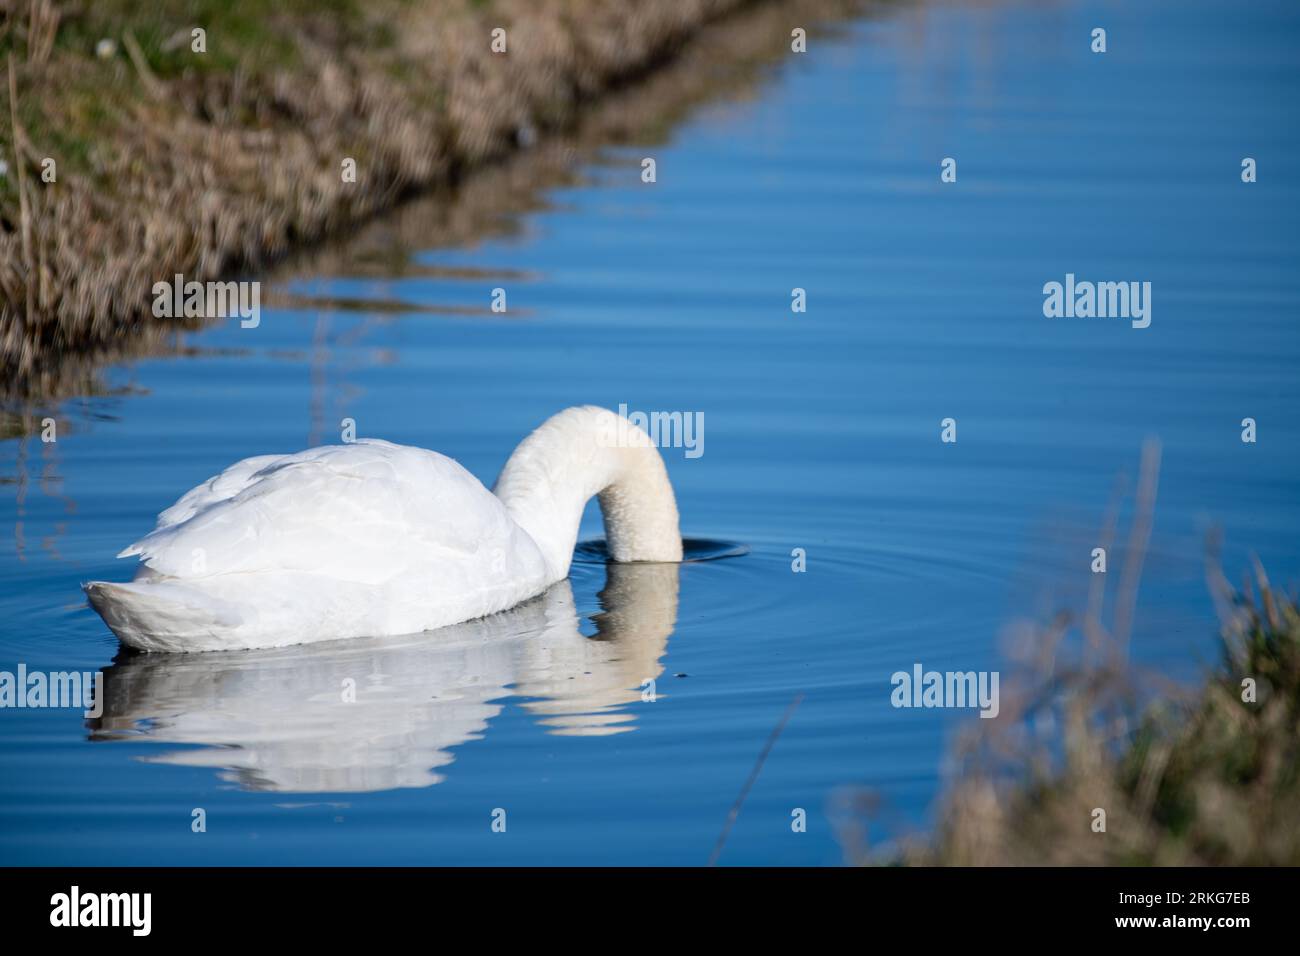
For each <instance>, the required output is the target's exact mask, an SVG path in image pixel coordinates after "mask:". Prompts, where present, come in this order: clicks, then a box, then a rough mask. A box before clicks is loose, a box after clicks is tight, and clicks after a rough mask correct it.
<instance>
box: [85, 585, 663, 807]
mask: <svg viewBox="0 0 1300 956" xmlns="http://www.w3.org/2000/svg"><path fill="white" fill-rule="evenodd" d="M678 567H679V566H678V565H676V564H613V563H611V564H608V565H606V579H605V588H604V590H603V591H601V592H600V594H599V598H600V604H601V607H602V609H603V610H602V612H601V613H599V614H596V615H594V616H593V621H594V623H595V625H596V634H595V635H594V636H592V637H587V636H585V635H583V634H582V633H581V631H580V630H579V626H578V624H579V621H578V614H577V610H576V608H575V606H574V600H573V590H572V588H571V586H570V584H569V582H568V580H567V579H566V580H564V581H560V582H559V583H558V584H556V585H554V586H552V587H551V588H550V590H548V591H546V592H545V593H544V594H542V595H540V596H539V597H537V598H534V599H533V600H532V601H529V602H527V603H525V604H522V605H520V606H519V607H516V608H513V609H512V610H510V611H506V612H504V613H502V614H497V615H494V616H493V617H490V618H484V619H481V620H477V621H469V622H467V623H465V624H458V625H456V626H454V627H447V628H443V629H441V630H439V631H438V632H436V633H433V634H427V633H426V634H416V635H411V636H408V637H400V638H385V639H382V640H381V639H373V640H372V639H353V640H348V641H339V642H334V643H331V644H316V645H299V646H296V647H287V648H281V649H278V650H267V651H235V652H216V653H208V654H185V655H168V654H137V653H131V654H129V656H124V657H122V658H121V659H119V660H118V661H116V662H115V663H113V664H112V665H111V666H110V667H109V668H107V669H106V670H105V672H104V688H105V690H104V693H105V700H104V712H103V716H102V717H99V718H97V719H95V720H92V721H90V722H89V726H90V728H91V733H90V736H91V739H94V740H117V741H121V740H144V741H149V742H154V743H158V742H166V743H177V744H198V745H201V746H200V747H198V748H196V749H184V750H177V751H172V752H168V753H163V754H160V755H151V756H148V757H144V758H142V759H144V760H146V761H149V762H152V763H166V764H173V765H176V766H185V767H211V768H213V769H217V770H219V771H220V776H221V777H222V779H225V780H228V781H231V782H233V783H236V784H238V785H239V786H241V787H243V788H245V789H248V790H260V791H274V792H309V793H324V792H352V793H361V792H367V791H376V790H391V789H395V788H398V787H427V786H430V785H432V784H435V783H438V782H440V781H441V780H443V779H444V777H443V775H442V774H441V773H439V772H438V771H439V769H440V768H442V767H445V766H447V765H448V764H450V763H451V762H452V761H453V760H454V759H455V758H454V757H453V755H452V753H451V751H452V750H453V748H455V747H457V746H459V745H460V744H462V743H464V742H466V741H468V740H476V739H478V738H479V737H481V736H482V735H483V733H484V732H485V731H486V730H487V726H488V723H489V722H490V721H491V720H492V718H494V717H495V716H496V715H497V714H499V713H500V712H501V710H502V707H503V704H501V703H496V701H501V700H502V699H503V698H506V697H510V696H515V697H519V698H522V702H521V706H522V707H524V708H525V709H526V710H527V711H529V712H530V713H532V714H533V715H535V716H536V717H537V718H538V721H539V723H541V724H543V725H544V726H546V728H547V730H548V731H549V732H551V733H557V734H568V735H578V736H593V735H602V734H611V733H619V732H622V731H627V730H631V729H632V728H633V724H634V721H635V719H636V718H635V716H634V715H633V714H632V713H630V712H629V711H628V710H627V709H626V705H628V704H631V703H634V702H637V701H640V700H641V696H642V689H641V688H642V685H643V683H644V682H645V681H647V680H650V679H653V678H657V677H658V676H659V675H660V674H661V673H662V670H663V668H662V667H661V665H660V663H659V661H660V658H662V657H663V654H664V652H665V650H666V649H667V646H668V638H669V636H670V635H671V634H672V631H673V626H674V624H675V623H676V618H677V589H678ZM349 696H354V697H355V699H354V700H353V701H352V702H348V701H347V700H346V698H347V697H349Z"/></svg>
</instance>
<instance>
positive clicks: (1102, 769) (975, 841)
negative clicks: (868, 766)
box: [847, 452, 1300, 866]
mask: <svg viewBox="0 0 1300 956" xmlns="http://www.w3.org/2000/svg"><path fill="white" fill-rule="evenodd" d="M1155 470H1156V456H1154V454H1152V453H1151V452H1148V455H1147V456H1146V461H1145V462H1144V468H1143V477H1142V479H1141V480H1140V482H1139V487H1140V488H1141V487H1145V488H1146V489H1147V490H1146V495H1147V497H1146V499H1145V500H1143V498H1142V497H1141V495H1142V492H1140V493H1139V501H1138V506H1137V509H1136V516H1135V519H1134V526H1135V528H1136V529H1138V531H1137V534H1138V538H1139V539H1141V538H1142V537H1143V535H1144V534H1145V532H1144V531H1143V530H1142V529H1143V528H1144V527H1148V528H1149V525H1150V519H1151V515H1152V513H1153V510H1154V499H1155ZM1112 527H1113V525H1112ZM1133 543H1134V542H1133V539H1130V544H1133ZM1138 543H1142V542H1141V541H1140V540H1139V542H1138ZM1213 550H1214V549H1211V554H1210V556H1209V558H1208V560H1207V567H1208V568H1209V569H1210V570H1209V583H1210V588H1211V591H1212V594H1213V595H1214V597H1215V601H1216V605H1217V606H1218V607H1219V613H1220V618H1221V635H1222V648H1223V652H1222V660H1221V662H1220V663H1219V665H1218V666H1217V667H1216V668H1215V669H1213V671H1212V672H1211V673H1209V674H1208V675H1207V676H1206V678H1205V681H1204V683H1203V684H1202V685H1201V686H1199V687H1185V686H1178V685H1173V684H1171V683H1169V682H1167V681H1165V680H1163V679H1162V678H1161V677H1159V676H1158V675H1154V674H1151V673H1147V672H1143V671H1141V670H1139V669H1137V668H1135V667H1133V666H1132V665H1130V664H1129V663H1128V662H1127V645H1128V640H1127V633H1126V630H1118V629H1111V630H1108V629H1107V627H1106V626H1105V624H1104V623H1103V622H1102V620H1101V615H1100V606H1101V602H1100V601H1094V602H1093V603H1092V607H1091V608H1090V609H1089V611H1088V613H1087V614H1086V615H1084V616H1083V617H1081V618H1080V619H1079V620H1078V621H1077V622H1076V621H1075V620H1074V619H1072V618H1071V617H1070V616H1068V615H1061V616H1060V617H1059V618H1058V619H1057V620H1056V621H1053V622H1052V623H1051V624H1050V625H1048V626H1046V627H1043V628H1041V629H1040V630H1038V631H1037V632H1036V633H1035V634H1034V636H1033V638H1032V639H1031V640H1029V641H1027V642H1025V647H1024V649H1023V654H1022V656H1021V659H1020V660H1019V661H1018V663H1017V669H1016V672H1015V673H1014V674H1012V675H1010V677H1011V679H1009V680H1008V675H1006V674H1004V675H1003V688H1002V695H1001V696H1002V710H1001V715H1000V716H999V717H998V718H997V719H996V720H992V721H982V720H977V721H975V722H974V723H975V724H976V725H977V726H974V727H972V728H971V729H970V730H969V732H968V733H966V734H965V735H963V736H962V738H961V739H960V741H959V745H958V748H957V754H956V756H957V767H958V768H959V769H957V771H956V772H955V773H954V775H953V780H952V783H951V784H950V785H949V787H948V788H947V791H946V793H945V795H944V796H943V798H942V799H941V802H940V806H939V812H938V816H937V823H936V825H935V828H934V831H933V833H932V834H930V835H928V836H925V837H914V838H905V839H902V840H900V841H897V842H895V843H894V844H893V845H891V846H888V847H881V848H879V849H877V850H875V851H873V850H871V849H870V848H868V847H866V846H865V845H864V844H863V842H862V841H861V838H860V834H862V833H863V832H865V828H864V827H863V826H862V819H863V817H865V816H874V815H875V814H876V812H877V810H878V805H877V801H875V800H874V799H873V797H872V795H870V794H856V795H853V796H850V797H848V800H849V802H850V808H849V809H850V813H849V815H848V818H847V819H848V820H849V821H850V822H851V828H852V832H853V834H854V835H855V836H856V837H857V839H855V840H853V841H851V843H850V845H849V846H848V851H849V855H850V858H851V859H852V860H854V861H855V862H859V863H874V864H879V863H885V864H904V865H957V866H1008V865H1010V866H1024V865H1037V866H1043V865H1048V866H1054V865H1062V866H1141V865H1155V866H1187V865H1283V864H1286V865H1296V864H1298V863H1300V609H1298V608H1297V604H1296V599H1295V597H1294V595H1292V596H1289V597H1287V596H1282V595H1279V594H1277V593H1276V592H1275V591H1274V590H1273V589H1272V587H1271V586H1270V584H1269V582H1268V580H1267V578H1266V577H1265V576H1264V573H1263V570H1262V569H1259V568H1257V569H1256V580H1255V584H1254V586H1252V584H1251V583H1250V582H1249V581H1247V582H1246V583H1245V584H1244V586H1243V587H1242V588H1241V589H1240V590H1235V591H1234V589H1233V588H1231V587H1230V586H1229V584H1228V582H1227V581H1226V580H1225V579H1224V577H1223V576H1222V574H1221V573H1220V572H1219V570H1218V567H1219V564H1218V559H1217V557H1216V556H1215V555H1214V554H1213ZM1127 553H1128V562H1126V564H1127V565H1128V566H1127V567H1126V569H1125V571H1124V572H1122V579H1124V580H1126V582H1127V583H1126V586H1129V587H1131V588H1132V589H1133V590H1134V592H1135V590H1136V580H1137V579H1136V576H1135V575H1136V573H1137V572H1136V570H1135V569H1136V568H1140V565H1141V549H1139V550H1137V551H1133V550H1129V551H1128V552H1127ZM1106 576H1107V575H1097V576H1096V577H1098V578H1103V579H1104V578H1105V577H1106ZM1135 598H1136V595H1135V593H1134V595H1133V596H1132V600H1134V601H1135ZM1128 600H1129V597H1128V596H1126V595H1120V599H1119V602H1118V604H1119V606H1118V607H1117V609H1116V613H1115V615H1114V617H1113V621H1114V624H1113V627H1114V628H1124V629H1126V628H1127V626H1128V621H1130V620H1131V619H1132V604H1131V603H1129V604H1127V605H1126V602H1127V601H1128ZM1076 623H1077V626H1075V625H1076ZM1246 679H1250V680H1253V681H1254V686H1255V694H1254V700H1246V699H1243V698H1244V697H1245V696H1246V694H1245V691H1244V688H1243V681H1245V680H1246ZM1153 699H1154V701H1155V702H1154V703H1150V701H1152V700H1153ZM1144 702H1145V703H1144ZM990 725H991V726H990ZM1098 809H1101V810H1104V811H1105V831H1104V832H1098V831H1097V830H1095V829H1094V821H1095V820H1096V816H1095V811H1096V810H1098Z"/></svg>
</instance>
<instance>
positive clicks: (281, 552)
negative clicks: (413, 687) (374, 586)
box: [123, 440, 514, 583]
mask: <svg viewBox="0 0 1300 956" xmlns="http://www.w3.org/2000/svg"><path fill="white" fill-rule="evenodd" d="M255 462H257V459H248V460H247V461H245V462H240V463H239V464H238V465H236V466H234V467H233V468H232V469H230V470H229V471H228V472H227V473H224V474H223V475H221V476H218V478H216V479H214V480H213V481H212V482H210V483H209V484H210V485H212V488H211V489H210V490H207V491H205V489H207V486H206V485H204V486H200V487H199V488H196V489H195V490H194V491H192V492H190V493H189V494H187V495H186V496H185V497H184V498H182V499H181V500H180V501H178V502H177V503H176V504H175V505H173V506H172V507H171V508H169V509H168V510H167V511H166V512H164V513H163V516H162V517H160V521H159V527H158V528H157V529H156V530H155V531H153V532H152V533H150V534H149V535H147V536H146V537H144V538H143V539H141V540H140V541H138V542H137V543H136V544H134V545H133V546H132V547H130V548H128V549H127V550H126V551H125V552H123V553H124V554H138V555H139V556H140V559H141V561H142V562H143V563H144V564H145V565H146V566H147V567H148V568H149V569H150V570H151V571H152V572H154V573H156V574H160V575H165V576H168V577H174V578H183V579H184V578H191V579H192V578H203V577H208V576H211V575H218V574H237V573H249V572H266V571H302V572H307V573H319V574H324V575H328V576H330V577H333V578H335V579H338V580H348V581H358V582H373V583H378V582H381V581H384V580H387V579H388V578H390V577H392V576H394V575H396V574H399V573H404V572H407V571H409V570H410V569H411V568H421V567H429V568H430V570H433V569H435V568H436V567H439V566H442V567H445V566H446V565H447V562H448V559H452V560H453V561H454V562H455V563H456V564H457V565H461V564H475V565H477V564H478V563H479V561H476V560H472V559H474V558H475V557H477V558H478V559H480V560H481V561H484V562H488V563H491V562H493V561H494V560H495V561H499V560H500V559H499V558H498V557H497V556H496V555H495V554H493V552H494V551H500V550H502V549H507V548H509V547H511V544H512V538H513V536H514V525H513V522H512V521H511V519H510V517H509V515H508V513H507V512H506V510H505V508H504V506H503V505H502V504H501V502H500V501H499V500H498V499H497V498H496V496H495V495H493V494H492V493H491V492H489V491H488V490H487V489H486V488H484V487H483V485H482V484H481V483H480V482H479V481H478V479H477V478H475V477H474V476H473V475H471V474H470V473H469V472H468V471H466V470H465V469H464V468H462V467H461V466H460V465H459V464H457V463H456V462H454V461H452V460H451V459H450V458H446V457H444V456H442V455H439V454H436V453H434V452H430V451H424V450H422V449H418V448H406V447H403V446H400V445H391V444H389V443H388V442H381V441H374V440H363V441H359V442H356V443H353V444H348V445H335V446H328V447H324V448H313V449H310V450H309V451H305V452H301V453H299V454H296V455H285V456H282V457H277V456H271V457H270V458H269V459H268V460H267V461H266V462H265V463H264V464H263V465H262V466H261V467H260V468H255V467H254V466H253V464H250V463H255ZM236 469H239V471H236ZM230 472H235V474H231V476H230V478H229V480H226V474H229V473H230ZM223 480H224V481H225V484H222V482H223ZM218 486H220V488H218ZM200 492H202V493H200ZM191 496H193V497H191Z"/></svg>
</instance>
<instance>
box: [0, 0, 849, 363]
mask: <svg viewBox="0 0 1300 956" xmlns="http://www.w3.org/2000/svg"><path fill="white" fill-rule="evenodd" d="M745 5H746V4H745V3H744V0H679V2H672V3H662V4H644V3H637V2H635V0H486V2H472V0H373V2H365V3H363V2H360V0H355V2H354V0H326V2H320V0H310V2H309V0H278V2H272V0H229V2H216V0H160V2H157V3H153V4H150V5H147V8H146V7H145V5H138V4H134V3H129V2H126V0H95V2H93V3H91V2H82V3H73V2H63V3H55V2H48V0H38V2H36V3H31V4H29V3H26V2H24V3H16V2H14V0H8V2H6V3H4V4H2V5H0V10H3V11H4V21H3V24H2V25H0V53H4V54H5V58H4V59H5V60H6V62H5V63H4V64H0V65H3V66H4V67H8V65H9V63H12V88H13V90H14V92H15V94H16V96H14V97H13V98H12V99H11V101H10V103H9V105H10V106H11V107H12V110H7V111H6V115H5V116H4V117H3V119H4V122H0V158H3V159H4V160H5V162H6V164H7V169H6V171H5V175H4V176H3V177H0V374H2V375H3V376H4V377H6V378H12V377H15V376H19V375H30V374H35V373H38V372H39V370H40V368H41V366H42V363H43V362H45V361H47V360H48V359H49V357H50V356H52V355H58V356H60V357H62V356H66V355H67V354H69V353H74V352H83V351H86V350H89V349H106V350H110V351H111V350H112V349H114V348H117V347H119V346H121V345H122V344H124V343H126V342H129V341H130V340H131V339H132V338H133V337H134V336H136V335H138V334H139V332H140V330H141V329H142V328H144V327H146V326H148V325H149V324H150V315H149V307H150V304H151V302H152V296H151V293H150V290H151V288H152V285H153V283H154V282H156V281H159V280H160V279H166V278H168V277H170V276H171V275H173V274H174V273H178V272H179V273H182V274H184V275H185V276H186V277H187V279H190V278H193V279H201V280H202V279H209V278H216V277H219V276H228V275H232V274H238V273H243V272H249V271H256V270H260V269H262V268H264V267H265V266H266V264H267V263H269V262H271V261H273V260H275V259H277V258H279V257H281V256H283V255H284V254H285V253H286V252H288V251H290V250H291V249H294V248H297V247H300V246H302V245H304V244H306V243H311V242H314V241H316V240H318V239H320V238H322V237H324V236H327V235H330V234H338V233H340V232H342V231H343V230H345V229H347V228H349V227H351V226H352V225H354V224H355V223H357V222H359V221H361V220H364V219H366V218H368V217H371V216H373V215H374V214H375V213H376V212H378V211H381V210H383V209H386V208H388V207H390V206H392V205H393V204H394V203H396V202H397V201H398V200H399V199H400V198H402V197H403V196H405V195H408V194H411V193H414V192H417V191H423V190H428V189H431V188H435V187H439V186H442V185H446V184H449V183H453V182H455V181H457V180H458V179H459V178H461V177H462V176H463V175H464V174H465V173H466V172H468V171H470V170H473V169H476V168H478V167H481V166H483V165H485V164H488V163H490V162H491V161H493V160H495V159H497V158H499V157H502V156H504V155H506V154H508V153H510V152H512V151H514V150H516V149H519V148H520V147H521V146H525V145H528V144H531V143H533V142H535V141H537V140H538V139H539V137H544V136H545V135H546V134H548V133H552V132H556V131H561V130H566V129H569V128H571V127H572V126H573V125H574V124H575V122H576V120H577V119H578V118H579V116H580V115H581V114H582V113H583V112H584V111H585V109H586V108H587V104H589V103H590V102H592V101H593V100H595V99H596V98H598V97H600V96H601V95H602V94H605V93H606V92H607V91H609V90H611V89H613V88H617V87H620V86H622V85H625V84H627V83H628V82H629V81H632V80H635V79H638V78H640V77H641V76H642V75H643V74H645V73H647V71H649V70H651V69H652V68H654V67H656V66H657V65H659V64H661V63H663V62H665V61H666V60H668V59H670V58H672V57H673V56H674V55H675V54H676V53H677V52H678V51H679V50H680V49H681V47H682V46H683V44H684V43H685V41H686V40H687V39H688V38H689V37H691V36H692V35H693V34H695V33H696V32H698V31H699V30H700V29H701V28H702V27H704V26H705V25H707V24H709V23H711V22H715V21H717V20H718V19H719V18H721V17H723V16H725V15H726V14H728V13H730V12H732V11H733V10H735V9H737V8H739V7H741V6H745ZM840 6H843V4H841V5H840ZM797 25H800V24H799V23H797V22H796V23H791V24H790V25H788V26H787V25H785V24H781V26H782V30H781V31H780V35H782V36H784V37H785V38H786V39H785V43H786V44H787V49H788V37H789V29H790V28H792V27H793V26H797ZM196 28H198V29H202V30H203V31H204V44H205V47H206V49H205V51H204V52H196V51H195V50H194V48H193V47H194V44H195V40H194V34H193V32H192V31H193V30H195V29H196ZM497 28H501V29H503V30H505V35H504V38H505V46H506V50H505V52H504V53H500V52H494V51H493V49H492V41H493V30H494V29H497ZM4 82H5V83H6V85H7V84H9V82H10V79H9V77H5V78H4ZM11 113H12V115H10V114H11ZM47 158H48V159H53V160H54V162H55V167H54V169H55V176H56V177H57V178H56V179H55V180H54V181H53V182H47V181H44V180H43V178H42V172H43V170H44V169H45V168H46V167H47V165H48V164H46V163H45V160H46V159H47ZM346 159H351V160H354V161H355V165H356V181H355V182H350V181H347V179H346V177H345V176H344V175H343V168H342V166H343V162H344V160H346Z"/></svg>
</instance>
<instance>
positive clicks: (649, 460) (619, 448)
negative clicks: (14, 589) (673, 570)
mask: <svg viewBox="0 0 1300 956" xmlns="http://www.w3.org/2000/svg"><path fill="white" fill-rule="evenodd" d="M593 495H599V496H600V503H601V510H602V512H603V514H604V518H605V529H606V537H607V538H608V539H609V548H610V553H611V554H612V555H613V557H614V559H615V560H616V561H680V560H681V555H682V545H681V535H680V532H679V530H678V519H677V505H676V502H675V500H674V498H673V493H672V486H671V485H670V484H669V482H668V475H667V472H666V471H665V469H664V465H663V461H662V459H661V458H660V457H659V453H658V451H657V450H656V449H655V447H654V445H653V443H652V442H651V441H650V438H649V437H648V436H647V435H646V434H645V432H643V431H641V430H639V429H637V428H635V427H634V426H632V425H630V424H629V423H628V422H627V420H626V419H624V418H621V417H620V416H618V415H615V414H614V413H613V412H609V411H606V410H605V409H601V408H593V407H589V406H588V407H582V408H570V409H566V410H565V411H563V412H560V413H559V414H557V415H555V416H553V417H552V418H550V419H549V420H548V421H547V422H546V423H545V424H543V425H542V426H541V427H540V428H538V429H537V430H536V431H535V432H533V433H532V434H531V435H529V436H528V437H527V438H526V439H524V441H523V442H521V443H520V445H519V447H518V448H517V449H516V450H515V452H514V454H513V455H511V457H510V460H509V461H508V462H507V463H506V467H505V468H504V469H503V470H502V472H501V476H500V478H499V479H498V480H497V484H496V488H495V493H494V492H490V491H488V490H487V489H486V488H485V487H483V485H482V484H481V483H480V482H479V481H478V479H477V478H475V477H474V476H473V475H471V474H470V473H469V472H468V471H466V470H465V469H464V468H462V467H461V466H460V465H459V464H457V463H456V462H455V461H453V460H452V459H450V458H447V457H444V456H443V455H439V454H437V453H436V452H431V451H425V450H423V449H419V448H409V447H404V446H401V445H393V444H390V443H389V442H385V441H377V440H362V441H357V442H354V443H351V444H346V445H333V446H325V447H322V448H313V449H310V450H308V451H304V452H299V453H298V454H294V455H283V456H280V455H266V456H259V457H256V458H247V459H244V460H243V461H240V462H237V463H235V464H234V465H231V466H230V467H229V468H227V469H226V470H225V471H224V472H222V473H221V474H220V475H218V476H216V477H215V478H212V479H210V480H209V481H206V482H204V483H203V484H201V485H199V486H198V487H197V488H194V489H192V490H191V491H189V492H188V493H186V494H185V495H184V496H182V497H181V499H180V500H179V501H177V502H176V503H175V504H174V505H172V506H171V507H170V508H168V509H167V510H166V511H164V512H163V513H162V514H160V515H159V516H158V525H157V527H156V528H155V529H154V530H153V532H151V533H150V534H148V535H147V536H145V537H144V538H142V539H141V540H140V541H137V542H136V543H135V544H133V545H131V546H130V547H128V548H126V549H125V550H124V551H122V552H121V554H120V555H118V556H119V557H130V556H138V557H139V559H140V562H141V563H140V567H139V569H138V571H137V573H136V576H135V580H134V581H132V582H131V583H129V584H110V583H107V582H101V581H96V582H92V583H90V584H87V585H86V586H85V589H86V593H87V594H88V596H89V597H90V603H91V605H92V606H93V607H94V608H95V610H96V611H98V612H99V614H100V615H101V616H102V617H103V618H104V621H105V623H107V624H108V626H109V627H110V628H111V629H112V631H113V633H115V634H116V635H117V636H118V637H119V638H120V639H121V640H122V641H123V642H124V643H126V644H128V645H130V646H132V647H136V648H139V649H142V650H147V651H210V650H232V649H240V648H255V647H279V646H284V645H288V644H304V643H308V642H312V641H326V640H337V639H339V638H346V637H359V636H385V635H393V634H409V633H413V632H417V631H423V630H430V629H432V628H437V627H443V626H446V625H449V624H458V623H460V622H462V621H468V620H471V619H473V618H477V617H483V616H484V615H488V614H494V613H496V612H498V611H504V610H506V609H507V608H510V607H513V606H514V605H516V604H518V603H520V602H521V601H524V600H527V599H528V598H530V597H533V596H535V595H537V594H540V593H541V592H542V591H544V590H545V589H546V588H547V587H549V586H550V585H551V584H554V583H555V582H556V581H559V580H561V579H563V578H564V577H566V576H567V575H568V573H569V562H570V559H571V558H572V555H573V546H574V544H575V542H576V540H577V534H578V523H579V521H580V519H581V517H582V510H583V508H584V506H585V505H586V503H587V501H588V500H589V499H590V498H591V497H592V496H593Z"/></svg>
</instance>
